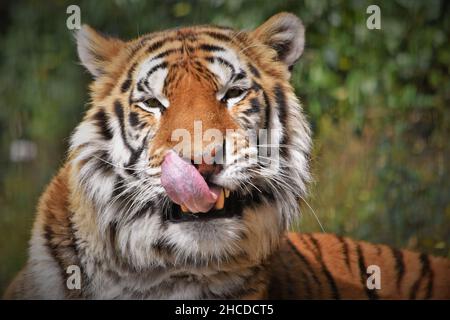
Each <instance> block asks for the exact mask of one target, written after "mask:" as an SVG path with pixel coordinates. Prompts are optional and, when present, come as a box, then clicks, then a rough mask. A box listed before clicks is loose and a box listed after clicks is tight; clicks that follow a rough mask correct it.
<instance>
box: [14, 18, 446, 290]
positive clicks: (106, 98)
mask: <svg viewBox="0 0 450 320" xmlns="http://www.w3.org/2000/svg"><path fill="white" fill-rule="evenodd" d="M77 44H78V53H79V56H80V60H81V62H82V63H83V65H84V66H85V67H86V68H87V69H88V71H89V72H90V73H91V74H92V75H93V76H94V82H93V83H92V85H91V107H90V108H89V110H88V111H87V112H86V115H85V117H84V119H83V121H82V122H81V123H80V125H79V126H78V127H77V129H76V130H75V132H74V134H73V135H72V139H71V145H70V150H69V154H68V157H67V161H66V163H65V165H64V166H63V167H62V169H60V171H59V173H58V175H57V176H55V178H54V179H53V180H52V182H51V183H50V185H49V186H48V188H47V190H46V191H45V193H44V194H43V196H42V197H41V199H40V202H39V206H38V210H37V217H36V220H35V224H34V227H33V232H32V238H31V241H30V248H29V259H28V261H27V264H26V266H25V268H24V269H23V270H22V272H21V273H20V274H19V275H18V277H17V278H16V280H15V281H14V282H13V283H12V284H11V286H10V288H9V289H8V292H7V297H8V298H19V299H20V298H25V299H35V298H44V299H228V298H234V299H236V298H243V299H259V298H334V299H345V298H361V299H364V298H374V299H376V298H449V297H450V290H449V288H450V283H449V279H448V275H449V272H448V271H449V262H448V261H447V260H445V259H442V258H434V257H428V256H425V255H419V254H416V253H412V252H408V251H397V250H392V249H389V248H388V247H385V246H376V245H369V244H366V243H358V242H355V241H352V240H350V239H341V238H338V237H336V236H334V235H325V234H323V235H322V234H318V235H296V234H290V235H289V236H288V237H285V234H286V230H288V228H289V226H290V225H291V222H292V221H293V220H294V219H295V218H296V217H297V216H298V214H299V211H300V209H299V202H300V200H301V199H302V197H303V196H305V195H306V185H307V183H308V182H309V180H310V174H309V169H308V159H309V154H310V149H311V137H310V129H309V126H308V124H307V121H306V119H305V117H304V115H303V113H302V108H301V105H300V102H299V101H298V99H297V97H296V96H295V93H294V90H293V88H292V86H291V85H290V84H289V78H290V71H291V69H292V67H293V65H294V63H295V62H296V61H297V59H298V58H299V57H300V55H301V54H302V52H303V46H304V29H303V25H302V24H301V22H300V20H299V19H298V18H297V17H295V16H293V15H291V14H286V13H282V14H279V15H276V16H274V17H272V18H271V19H269V20H268V21H267V22H265V23H264V24H263V25H261V26H260V27H258V28H257V29H255V30H253V31H239V32H237V31H235V30H233V29H229V28H222V27H215V26H200V27H192V28H183V29H175V30H168V31H164V32H157V33H152V34H149V35H145V36H142V37H140V38H138V39H136V40H132V41H128V42H124V41H122V40H119V39H114V38H108V37H105V36H102V35H100V34H99V33H97V32H95V31H94V30H93V29H91V28H89V27H83V29H82V30H81V31H80V32H79V33H78V34H77ZM196 121H200V122H201V125H202V127H201V129H200V131H202V130H203V131H204V130H206V129H214V130H216V131H218V132H219V133H225V132H228V131H227V130H229V129H233V130H234V131H233V133H232V134H233V135H232V137H238V138H239V137H241V136H242V135H243V134H242V131H240V130H253V129H255V130H260V129H266V130H274V132H275V133H274V135H271V136H270V141H269V142H270V144H276V145H277V146H278V147H279V151H280V152H279V153H280V154H279V159H278V160H277V161H278V162H277V166H271V165H270V164H267V161H265V160H267V159H269V158H270V157H269V156H267V154H265V155H266V156H264V154H261V150H260V148H259V147H261V146H263V147H267V146H268V145H269V144H262V143H261V142H260V141H258V143H257V145H256V146H252V145H250V143H249V142H248V141H247V140H245V141H246V142H245V143H244V144H243V147H242V148H240V149H239V150H235V149H233V150H230V149H229V148H225V146H226V145H225V142H224V141H221V142H220V146H217V145H215V146H214V149H213V150H214V152H212V153H211V154H212V155H213V156H214V157H215V156H216V154H217V153H218V152H216V150H221V152H222V153H223V155H226V158H235V159H238V160H242V159H244V160H246V159H247V157H248V155H249V154H253V155H254V154H256V155H257V157H258V162H257V163H256V164H255V163H251V162H248V161H234V162H232V163H231V164H230V163H225V164H221V165H216V164H207V163H203V162H200V164H198V165H196V166H195V167H194V165H192V164H189V163H188V162H182V160H181V157H179V156H178V154H177V153H175V152H172V151H169V150H174V148H175V147H176V144H177V142H178V141H179V140H176V141H174V140H173V139H172V138H173V132H174V131H176V130H178V129H184V131H183V132H188V133H189V134H192V135H194V136H195V130H196V124H195V123H196ZM227 138H228V136H227ZM189 143H192V140H190V142H189ZM194 144H199V145H201V146H203V145H204V141H195V139H194ZM222 147H223V149H221V148H222ZM189 150H190V149H189ZM244 151H245V152H244ZM170 152H172V153H170ZM189 156H192V157H194V156H196V155H191V152H190V151H189ZM201 157H203V155H201ZM259 160H261V162H260V161H259ZM180 166H181V167H180ZM194 168H195V169H194ZM177 170H178V171H179V170H181V171H182V172H183V173H186V176H185V177H184V178H183V177H181V178H180V177H179V172H178V175H177ZM197 170H198V172H197ZM187 173H189V174H190V175H187ZM191 177H192V179H191ZM164 178H165V179H164ZM192 181H195V182H192ZM181 187H183V188H184V189H183V188H181ZM190 188H192V189H190ZM205 188H206V189H205ZM180 190H181V191H180ZM186 190H187V191H186ZM198 190H200V191H198ZM205 190H206V191H205ZM202 192H203V193H202ZM205 192H206V193H205ZM208 192H210V193H211V194H209V193H208ZM199 194H200V195H201V196H202V197H203V198H205V199H206V198H208V199H209V198H210V200H208V201H209V202H208V201H206V200H203V198H202V197H200V196H199ZM211 199H213V200H214V202H211V201H213V200H211ZM372 264H373V265H378V266H380V268H381V273H382V274H381V279H382V280H381V282H382V283H381V289H379V290H375V291H368V290H367V288H365V287H364V283H365V281H366V278H367V273H366V270H364V269H365V268H366V266H368V265H372ZM71 266H77V267H79V270H80V272H81V288H80V289H73V288H69V287H68V286H67V282H68V281H69V280H70V279H69V277H70V273H68V270H69V268H70V267H71Z"/></svg>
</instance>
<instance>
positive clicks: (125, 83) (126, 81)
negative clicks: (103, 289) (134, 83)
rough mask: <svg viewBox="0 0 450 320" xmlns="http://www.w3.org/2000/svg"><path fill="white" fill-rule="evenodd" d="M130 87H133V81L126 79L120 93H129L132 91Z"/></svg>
mask: <svg viewBox="0 0 450 320" xmlns="http://www.w3.org/2000/svg"><path fill="white" fill-rule="evenodd" d="M130 87H131V79H125V81H124V82H123V83H122V85H121V86H120V91H121V92H122V93H125V92H127V91H128V89H130Z"/></svg>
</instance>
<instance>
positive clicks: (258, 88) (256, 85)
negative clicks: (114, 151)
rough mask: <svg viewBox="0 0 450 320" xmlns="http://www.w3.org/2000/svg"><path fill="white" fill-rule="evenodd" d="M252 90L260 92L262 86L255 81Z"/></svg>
mask: <svg viewBox="0 0 450 320" xmlns="http://www.w3.org/2000/svg"><path fill="white" fill-rule="evenodd" d="M252 89H253V91H255V92H258V91H259V90H261V89H262V87H261V85H260V84H259V83H258V82H256V81H253V83H252Z"/></svg>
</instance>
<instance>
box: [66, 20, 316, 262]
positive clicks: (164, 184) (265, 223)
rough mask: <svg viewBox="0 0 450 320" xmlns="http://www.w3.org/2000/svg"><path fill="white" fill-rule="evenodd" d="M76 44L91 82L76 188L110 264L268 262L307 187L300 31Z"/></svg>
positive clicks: (286, 28)
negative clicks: (297, 83) (297, 75)
mask: <svg viewBox="0 0 450 320" xmlns="http://www.w3.org/2000/svg"><path fill="white" fill-rule="evenodd" d="M76 38H77V47H78V54H79V57H80V60H81V62H82V64H83V65H84V66H85V67H86V68H87V70H88V71H89V72H90V73H91V74H92V76H93V78H94V80H93V82H92V84H91V86H90V89H91V106H90V108H89V110H88V111H87V113H86V115H85V117H84V119H83V121H82V122H81V124H80V125H79V126H78V127H77V129H76V130H75V132H74V134H73V136H72V139H71V148H70V156H69V160H70V163H71V168H72V169H71V179H72V181H73V184H74V188H73V189H74V190H76V192H77V193H78V194H79V195H80V197H81V198H83V199H85V201H87V202H89V203H90V204H91V206H92V207H93V208H95V210H94V212H95V221H96V226H97V229H98V234H99V235H100V237H102V238H103V239H105V242H108V241H109V242H110V245H111V248H113V249H112V251H111V252H114V254H116V255H119V256H120V258H121V261H126V263H129V264H130V265H132V266H134V267H136V268H144V267H148V266H163V265H164V266H165V265H167V264H183V265H186V264H196V265H199V264H201V265H204V264H209V263H216V264H217V263H221V262H225V261H229V260H230V259H231V258H239V257H241V258H242V257H245V259H246V260H249V261H261V260H262V259H264V258H266V257H267V256H268V255H269V254H270V253H271V252H272V250H273V249H274V248H275V247H276V245H277V243H278V239H279V238H280V234H281V233H282V232H283V231H285V230H286V228H287V227H288V226H289V224H290V222H291V221H292V219H293V218H295V217H296V216H297V215H298V214H299V200H300V199H301V197H302V196H303V195H304V194H305V189H306V184H307V182H308V180H309V170H308V157H309V152H310V144H311V140H310V130H309V127H308V124H307V122H306V120H305V118H304V116H303V114H302V108H301V106H300V103H299V101H298V99H297V98H296V96H295V93H294V90H293V88H292V86H291V85H290V83H289V79H290V75H291V71H292V67H293V66H294V63H295V62H296V61H297V59H298V58H299V57H300V56H301V54H302V52H303V47H304V28H303V25H302V23H301V21H300V20H299V19H298V18H297V17H296V16H294V15H292V14H288V13H281V14H277V15H275V16H273V17H272V18H270V19H269V20H268V21H266V22H265V23H264V24H262V25H261V26H260V27H258V28H256V29H255V30H253V31H236V30H233V29H230V28H224V27H217V26H197V27H189V28H181V29H173V30H167V31H162V32H155V33H151V34H148V35H144V36H141V37H139V38H138V39H135V40H132V41H122V40H119V39H115V38H110V37H107V36H104V35H102V34H100V33H98V32H96V31H94V30H93V29H92V28H90V27H88V26H84V27H83V28H82V29H81V30H79V31H78V33H77V35H76ZM261 133H263V134H261ZM275 159H276V161H275ZM106 239H108V240H106Z"/></svg>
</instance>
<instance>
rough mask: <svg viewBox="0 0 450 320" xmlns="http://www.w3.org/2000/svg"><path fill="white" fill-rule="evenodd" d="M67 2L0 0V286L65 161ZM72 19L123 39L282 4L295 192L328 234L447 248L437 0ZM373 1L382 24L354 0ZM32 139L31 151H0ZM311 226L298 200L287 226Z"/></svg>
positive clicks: (214, 0) (448, 113)
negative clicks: (304, 153) (310, 151)
mask: <svg viewBox="0 0 450 320" xmlns="http://www.w3.org/2000/svg"><path fill="white" fill-rule="evenodd" d="M74 3H75V2H74V1H63V0H50V1H31V0H30V1H13V2H8V1H6V2H5V1H2V3H1V4H0V49H1V50H0V70H1V71H0V292H1V291H2V289H3V288H4V287H5V286H6V284H7V282H8V281H9V280H10V278H11V277H12V276H13V274H14V273H16V272H17V271H18V270H19V268H20V267H21V266H22V265H23V263H24V261H25V258H26V247H27V241H28V239H29V236H30V229H31V226H32V221H33V217H34V208H35V206H36V203H37V199H38V197H39V195H40V194H41V192H42V191H43V188H44V186H45V185H46V184H47V183H48V182H49V181H50V179H51V177H52V175H53V174H55V172H56V170H57V168H58V167H59V166H60V165H61V164H62V162H63V161H64V156H65V150H66V148H67V142H68V137H69V135H70V133H71V131H72V129H73V128H74V126H75V125H76V124H77V123H78V121H79V120H80V119H81V116H82V114H83V112H84V110H85V109H86V102H87V94H86V92H87V84H88V83H89V81H90V79H89V76H88V75H87V73H86V72H85V71H84V69H83V68H82V67H81V66H79V64H78V62H77V57H76V49H75V45H74V41H73V36H72V34H71V32H70V31H69V30H67V28H66V19H67V14H66V8H67V6H68V5H70V4H74ZM77 4H78V5H79V6H80V8H81V17H82V22H83V23H88V24H90V25H92V26H94V27H95V28H97V29H99V30H101V31H103V32H106V33H109V34H113V35H118V36H120V37H123V38H133V37H136V36H137V35H140V34H143V33H146V32H149V31H153V30H158V29H164V28H169V27H177V26H182V25H190V24H204V23H215V24H221V25H228V26H234V27H236V28H247V29H251V28H254V27H256V26H257V25H259V24H260V23H262V22H263V21H264V20H265V19H267V18H268V17H270V16H271V15H272V14H275V13H277V12H280V11H290V12H293V13H295V14H297V15H298V16H300V17H301V18H302V20H303V22H304V24H305V25H306V30H307V33H306V36H307V41H306V50H305V53H304V56H303V57H302V59H301V60H300V62H299V64H298V65H297V66H296V68H295V71H294V74H293V77H292V80H293V83H294V84H295V88H296V92H297V94H298V95H299V96H300V97H301V100H302V101H303V103H304V107H305V110H306V113H307V114H308V118H309V120H310V122H311V124H312V127H313V130H314V143H315V147H314V155H313V163H312V166H313V171H314V178H315V182H314V183H313V184H312V185H311V195H310V197H309V198H308V199H306V200H307V201H308V203H309V205H310V206H311V208H312V209H313V210H314V211H315V213H316V214H317V216H318V218H319V219H320V221H321V222H322V224H323V226H324V228H325V230H326V231H327V232H335V233H338V234H341V235H345V236H351V237H354V238H357V239H364V240H368V241H376V242H383V243H387V244H391V245H395V246H398V247H408V248H411V249H416V250H422V251H425V252H429V253H433V254H437V255H443V256H449V257H450V179H449V178H450V175H449V170H450V165H449V159H450V158H449V155H450V144H449V141H448V140H449V138H450V108H449V107H450V106H449V104H450V78H449V68H450V43H449V39H450V37H449V34H450V14H449V2H447V1H440V0H428V1H409V0H396V1H372V0H371V1H356V0H353V1H340V0H332V1H323V0H303V1H299V0H287V1H273V0H266V1H256V0H255V1H242V0H230V1H224V0H211V1H187V0H183V1H144V0H115V1H88V0H86V1H80V2H78V3H77ZM370 4H378V5H379V6H380V7H381V19H382V20H381V26H382V29H381V30H368V29H367V28H366V19H367V17H368V15H367V14H366V8H367V6H368V5H370ZM16 139H27V140H31V141H33V142H35V143H36V144H37V147H38V155H37V158H36V159H35V160H34V161H31V162H25V163H23V162H22V163H14V162H11V161H10V159H9V152H10V151H9V149H10V144H11V142H12V141H14V140H16ZM295 228H296V229H297V230H300V231H320V228H319V225H318V223H317V221H316V220H315V218H314V216H313V214H312V212H311V210H310V209H309V207H308V206H307V205H304V210H303V214H302V218H301V219H300V221H299V222H298V224H297V225H296V227H295Z"/></svg>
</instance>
